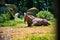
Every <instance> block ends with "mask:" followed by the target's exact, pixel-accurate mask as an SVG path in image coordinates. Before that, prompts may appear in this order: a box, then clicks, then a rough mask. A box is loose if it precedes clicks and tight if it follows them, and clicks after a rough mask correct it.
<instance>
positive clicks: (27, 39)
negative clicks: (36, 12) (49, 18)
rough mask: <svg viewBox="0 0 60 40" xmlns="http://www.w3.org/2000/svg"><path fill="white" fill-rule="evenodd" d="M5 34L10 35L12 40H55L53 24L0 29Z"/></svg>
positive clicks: (23, 25)
mask: <svg viewBox="0 0 60 40" xmlns="http://www.w3.org/2000/svg"><path fill="white" fill-rule="evenodd" d="M0 30H3V31H4V32H5V33H7V32H8V34H10V36H11V39H12V40H55V39H56V24H55V23H54V22H52V23H51V25H49V26H32V27H27V24H17V25H16V26H11V27H0Z"/></svg>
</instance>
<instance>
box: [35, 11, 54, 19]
mask: <svg viewBox="0 0 60 40" xmlns="http://www.w3.org/2000/svg"><path fill="white" fill-rule="evenodd" d="M36 16H37V17H39V18H43V19H47V20H53V19H54V16H53V14H52V13H51V12H49V11H40V12H38V14H36Z"/></svg>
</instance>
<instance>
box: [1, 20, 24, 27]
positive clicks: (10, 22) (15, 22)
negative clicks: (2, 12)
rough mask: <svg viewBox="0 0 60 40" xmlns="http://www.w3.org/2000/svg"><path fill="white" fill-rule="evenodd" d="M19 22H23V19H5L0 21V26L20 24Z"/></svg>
mask: <svg viewBox="0 0 60 40" xmlns="http://www.w3.org/2000/svg"><path fill="white" fill-rule="evenodd" d="M21 23H24V20H23V19H18V20H9V21H5V22H3V23H0V27H5V26H15V25H16V24H21Z"/></svg>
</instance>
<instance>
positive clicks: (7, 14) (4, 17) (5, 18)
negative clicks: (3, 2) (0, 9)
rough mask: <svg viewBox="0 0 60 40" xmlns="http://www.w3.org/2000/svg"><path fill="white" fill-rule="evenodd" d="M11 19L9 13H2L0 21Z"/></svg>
mask: <svg viewBox="0 0 60 40" xmlns="http://www.w3.org/2000/svg"><path fill="white" fill-rule="evenodd" d="M8 20H10V15H9V13H5V14H0V23H3V22H5V21H8Z"/></svg>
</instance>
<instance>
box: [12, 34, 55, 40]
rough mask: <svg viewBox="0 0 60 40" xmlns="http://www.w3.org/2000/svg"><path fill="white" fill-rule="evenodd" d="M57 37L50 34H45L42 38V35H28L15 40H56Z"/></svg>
mask: <svg viewBox="0 0 60 40" xmlns="http://www.w3.org/2000/svg"><path fill="white" fill-rule="evenodd" d="M55 39H56V37H55V35H52V34H51V35H49V34H45V35H44V36H40V35H33V34H30V35H27V36H25V37H24V38H14V39H13V40H55Z"/></svg>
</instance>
